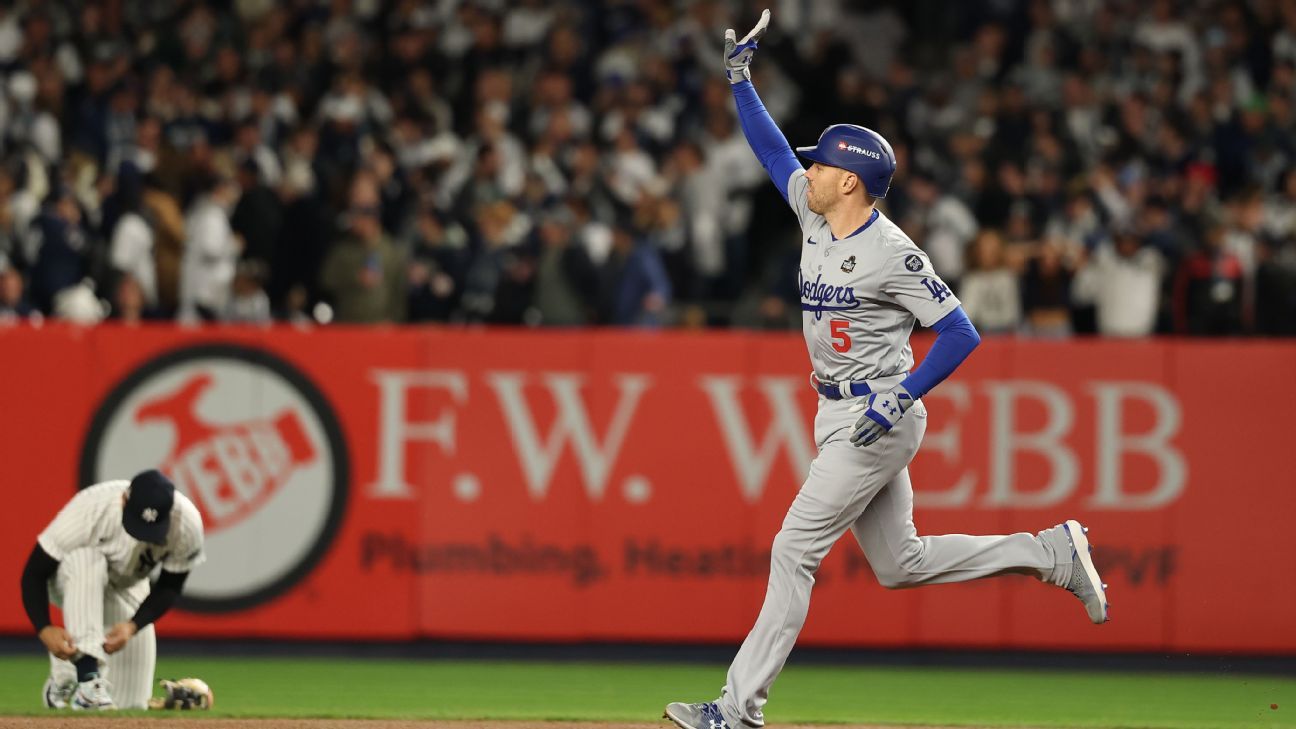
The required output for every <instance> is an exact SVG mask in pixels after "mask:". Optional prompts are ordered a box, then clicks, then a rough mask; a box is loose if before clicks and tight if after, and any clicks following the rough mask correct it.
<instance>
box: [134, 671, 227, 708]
mask: <svg viewBox="0 0 1296 729" xmlns="http://www.w3.org/2000/svg"><path fill="white" fill-rule="evenodd" d="M158 683H159V684H161V686H162V691H163V692H164V693H165V694H166V695H165V696H160V697H154V698H152V699H149V708H150V709H180V710H182V711H187V710H189V709H210V708H211V707H212V704H213V703H215V702H216V697H215V695H214V694H212V690H211V687H210V686H208V685H207V682H206V681H204V680H202V679H201V678H182V679H179V680H174V681H173V680H171V679H166V678H164V679H162V680H161V681H158Z"/></svg>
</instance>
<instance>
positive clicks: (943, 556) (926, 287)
mask: <svg viewBox="0 0 1296 729" xmlns="http://www.w3.org/2000/svg"><path fill="white" fill-rule="evenodd" d="M806 185H807V181H806V178H805V172H804V171H796V172H794V173H793V174H792V177H791V179H790V181H789V183H788V203H789V204H790V205H791V206H792V209H793V210H794V211H796V214H797V218H798V219H800V221H801V229H802V232H803V238H802V248H801V264H800V266H801V268H800V283H801V309H802V311H803V324H804V330H805V339H806V347H807V348H808V349H809V350H810V361H811V363H812V364H813V367H814V373H815V375H816V376H817V377H818V378H819V379H821V380H825V381H834V382H836V381H843V380H871V381H872V385H873V389H874V390H886V389H890V388H892V387H895V386H896V385H898V384H900V382H901V380H903V379H904V377H905V376H906V374H907V373H908V371H909V368H910V367H911V366H912V365H913V352H912V350H911V349H910V348H909V334H910V332H911V331H912V330H913V325H914V321H915V320H917V321H919V322H921V323H922V324H923V325H930V324H934V323H936V322H937V321H940V320H941V319H942V318H943V317H944V316H945V315H946V314H948V313H950V312H951V311H953V310H954V309H956V308H957V307H958V305H959V302H958V299H956V298H955V297H954V295H953V294H952V293H950V291H949V287H947V286H946V285H945V283H944V282H943V281H941V279H940V277H939V276H937V275H936V273H935V272H934V271H932V267H931V262H930V261H929V260H928V259H927V255H926V254H925V253H923V252H922V251H921V250H919V249H918V247H917V246H915V245H914V243H913V241H911V240H909V236H907V235H905V234H904V232H902V231H901V230H900V229H899V228H898V227H896V225H895V224H894V223H892V222H891V221H890V220H888V219H887V218H886V216H885V215H883V214H882V213H880V212H877V213H875V214H874V216H873V217H872V218H871V219H870V221H869V222H868V224H867V225H865V226H864V227H862V228H861V229H860V230H858V231H855V232H854V233H852V234H851V235H848V236H846V237H845V238H843V239H841V240H833V237H832V233H831V231H830V230H829V229H828V224H827V221H825V220H824V218H823V216H821V215H818V214H816V213H813V212H811V211H810V209H809V207H808V205H807V202H806ZM857 402H859V400H858V399H856V398H848V399H842V400H830V399H828V398H825V397H822V396H820V397H819V407H818V411H817V413H816V414H815V443H816V445H817V446H818V448H819V454H818V455H817V456H816V457H815V459H814V461H813V462H812V463H811V464H810V473H809V474H807V476H806V479H805V482H804V483H803V484H802V486H801V490H800V491H799V492H798V493H797V496H796V499H795V500H793V502H792V505H791V507H789V509H788V513H787V516H786V517H785V518H784V520H783V526H782V528H780V529H779V533H778V535H776V536H775V537H774V546H773V548H772V550H771V558H770V577H769V588H768V589H767V591H766V593H765V602H764V604H763V605H762V607H761V611H760V615H759V616H757V618H756V624H755V625H754V626H752V629H751V632H750V633H749V634H748V635H747V639H746V640H745V641H743V644H742V647H741V648H739V649H738V654H737V655H736V656H734V660H733V663H732V664H731V665H730V666H729V673H728V676H727V677H726V682H725V688H724V693H723V694H722V695H721V697H720V700H719V705H720V710H721V712H722V713H723V715H724V717H725V720H726V723H727V724H728V725H729V726H731V727H759V726H762V725H763V724H764V722H765V716H764V711H763V707H764V705H765V701H766V699H767V698H768V696H769V689H770V686H772V685H773V683H774V679H775V678H777V677H778V674H779V672H780V671H781V670H782V669H783V663H784V661H786V660H787V657H788V655H789V654H790V653H791V651H792V646H793V644H794V643H795V642H796V637H797V634H798V633H800V632H801V626H802V624H803V623H804V622H805V619H806V615H807V613H808V611H809V609H810V591H811V589H812V588H813V587H814V581H815V578H814V575H815V572H816V571H817V570H818V569H819V563H820V561H821V560H822V559H823V558H824V556H825V555H826V554H828V550H829V549H830V548H831V547H832V545H833V544H834V543H835V542H836V541H837V539H838V538H839V537H841V536H842V534H844V533H846V531H848V530H849V531H851V532H853V534H854V536H855V539H856V541H857V542H858V543H859V546H860V548H861V549H863V550H864V554H865V556H866V557H867V558H868V561H869V565H870V566H871V567H872V568H873V573H874V575H876V576H877V578H878V581H879V582H880V583H882V584H883V585H884V586H886V587H908V586H913V585H926V584H936V583H942V582H961V581H964V580H972V579H977V578H980V577H989V576H992V575H999V574H1004V573H1009V572H1021V573H1027V574H1034V575H1036V576H1038V577H1039V578H1041V579H1049V580H1053V581H1055V582H1059V583H1060V581H1062V580H1065V579H1066V577H1067V574H1066V572H1065V571H1064V570H1065V569H1066V567H1065V565H1069V561H1064V559H1063V558H1062V557H1061V556H1060V555H1059V554H1058V553H1057V550H1056V549H1055V548H1054V547H1053V545H1052V544H1051V543H1050V541H1049V539H1047V538H1045V537H1044V536H1043V535H1042V534H1041V535H1035V534H1027V533H1024V532H1023V533H1018V534H1009V535H1004V536H970V535H964V534H952V535H946V536H935V537H920V536H918V532H917V528H916V527H915V525H914V520H913V489H912V486H911V484H910V482H909V469H908V465H909V461H910V459H912V458H913V456H914V454H915V453H917V452H918V446H919V444H920V443H921V442H922V437H923V433H924V432H925V431H926V428H927V410H926V407H925V406H924V404H923V403H922V402H917V403H915V404H914V405H913V407H912V408H910V410H909V412H908V413H906V414H905V416H904V417H903V418H901V419H900V421H899V422H898V423H897V424H896V426H895V427H894V428H892V430H891V432H889V433H887V434H886V435H884V436H882V438H880V439H879V440H878V441H877V442H876V443H873V444H872V445H870V446H869V447H867V448H860V447H857V446H854V445H852V444H851V442H850V440H849V438H850V435H851V433H852V431H853V430H854V424H855V422H856V421H857V420H858V419H859V418H860V415H861V414H860V413H859V412H855V411H852V410H851V406H852V405H854V404H855V403H857Z"/></svg>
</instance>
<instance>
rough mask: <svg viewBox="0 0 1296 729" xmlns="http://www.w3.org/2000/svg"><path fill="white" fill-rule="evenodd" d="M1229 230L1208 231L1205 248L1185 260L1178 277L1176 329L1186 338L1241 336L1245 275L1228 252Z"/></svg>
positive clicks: (1213, 227) (1235, 255)
mask: <svg viewBox="0 0 1296 729" xmlns="http://www.w3.org/2000/svg"><path fill="white" fill-rule="evenodd" d="M1226 237H1227V229H1226V228H1225V227H1224V226H1223V225H1221V224H1217V225H1214V226H1212V227H1211V228H1210V229H1208V230H1207V231H1206V237H1205V238H1204V239H1203V241H1202V246H1201V247H1200V248H1199V249H1198V250H1197V251H1194V252H1193V253H1192V254H1191V255H1190V256H1188V257H1187V258H1185V259H1184V261H1183V263H1182V264H1181V265H1180V266H1179V271H1178V273H1177V274H1176V277H1175V290H1174V305H1175V329H1176V331H1178V332H1181V333H1184V334H1197V335H1217V336H1218V335H1228V334H1241V333H1242V311H1243V285H1244V281H1245V278H1246V271H1245V268H1244V266H1243V263H1242V260H1241V259H1240V258H1239V257H1238V255H1237V254H1236V253H1234V252H1233V251H1230V250H1228V248H1227V244H1226V240H1225V239H1226Z"/></svg>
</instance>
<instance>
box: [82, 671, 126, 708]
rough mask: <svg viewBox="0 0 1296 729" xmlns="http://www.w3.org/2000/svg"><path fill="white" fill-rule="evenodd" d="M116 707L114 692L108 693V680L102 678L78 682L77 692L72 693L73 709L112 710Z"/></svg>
mask: <svg viewBox="0 0 1296 729" xmlns="http://www.w3.org/2000/svg"><path fill="white" fill-rule="evenodd" d="M116 708H117V705H116V704H114V703H113V700H112V694H110V693H108V681H107V680H105V679H102V678H92V679H90V680H89V681H82V682H81V683H78V684H77V687H76V693H74V694H72V710H73V711H112V710H113V709H116Z"/></svg>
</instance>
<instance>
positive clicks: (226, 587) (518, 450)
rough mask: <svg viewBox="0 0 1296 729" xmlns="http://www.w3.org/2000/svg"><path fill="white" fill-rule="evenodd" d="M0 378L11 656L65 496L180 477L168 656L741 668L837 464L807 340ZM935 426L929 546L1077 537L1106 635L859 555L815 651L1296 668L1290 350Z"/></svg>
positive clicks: (316, 346) (338, 344)
mask: <svg viewBox="0 0 1296 729" xmlns="http://www.w3.org/2000/svg"><path fill="white" fill-rule="evenodd" d="M0 347H2V348H3V349H2V350H0V351H3V352H4V357H3V360H0V396H2V403H3V410H4V417H3V418H2V419H0V443H2V444H3V454H4V464H5V469H4V476H5V484H6V485H5V490H4V493H5V508H4V510H3V517H2V518H3V520H4V529H3V530H0V563H2V565H3V569H2V570H0V571H2V572H3V573H4V574H7V575H9V577H8V578H6V579H7V580H9V584H10V585H11V589H10V590H9V591H8V592H6V593H5V594H6V595H7V596H8V598H7V599H5V600H3V601H2V602H0V631H5V632H10V633H22V632H24V631H25V630H26V629H27V626H26V622H25V618H24V616H23V613H22V608H21V605H20V601H19V599H18V594H17V582H18V574H19V572H20V570H21V567H22V563H23V560H24V559H25V557H26V555H27V553H28V551H29V550H30V547H31V544H32V542H33V540H34V538H35V536H36V534H37V533H38V532H39V531H40V529H41V528H42V527H43V526H44V524H45V523H47V522H48V520H49V519H50V518H51V517H52V516H53V515H54V513H55V512H56V511H57V510H58V508H59V506H60V505H61V504H62V503H63V502H64V501H65V500H66V499H67V498H68V497H69V496H70V495H71V494H72V493H73V491H74V489H75V488H76V487H77V486H78V485H84V484H86V483H90V482H93V481H96V480H103V479H107V478H116V477H129V475H130V474H132V473H134V472H135V471H136V470H138V469H140V468H144V467H151V466H162V467H164V468H166V469H167V470H168V471H169V472H170V473H171V475H172V476H173V478H175V480H176V481H177V483H178V485H179V486H180V487H181V488H183V489H184V490H185V491H186V492H187V493H188V494H189V495H190V496H191V497H192V498H193V499H194V500H195V502H196V503H198V504H199V506H200V508H201V509H202V511H203V514H204V519H205V521H206V524H207V532H208V541H207V546H208V553H209V561H208V563H207V564H206V565H204V566H203V567H202V568H200V569H199V570H197V571H196V572H195V573H194V575H193V576H192V578H191V579H190V582H189V589H188V590H187V596H188V602H187V609H186V610H185V611H182V612H177V613H175V614H172V615H170V616H168V617H167V618H165V619H164V621H163V623H162V625H161V630H162V632H163V633H164V634H169V635H180V634H184V635H191V636H219V635H240V636H246V635H265V636H276V637H282V636H294V637H302V638H333V637H337V638H383V639H401V638H410V637H439V638H473V639H498V640H555V641H565V640H618V641H621V640H632V641H706V642H715V641H721V642H733V641H737V640H739V639H740V638H741V637H742V636H743V635H744V634H745V632H746V630H747V628H748V627H749V626H750V623H751V621H752V619H753V618H754V617H755V614H756V612H757V610H758V608H759V604H760V600H761V598H762V597H763V594H764V581H765V577H766V574H767V559H768V549H769V544H770V541H771V539H772V537H773V535H774V533H775V531H776V530H777V528H778V525H779V523H780V520H781V518H782V516H783V513H784V510H785V509H786V507H787V505H788V503H789V502H790V500H791V499H792V497H793V495H794V494H795V493H796V489H797V488H798V486H799V483H800V480H801V478H802V476H803V474H804V473H805V469H806V466H807V464H808V462H809V460H810V459H811V458H812V457H813V455H814V450H813V448H814V447H813V443H812V440H811V429H810V421H811V416H812V412H813V408H814V404H815V397H814V395H813V393H812V391H811V390H810V389H809V387H808V386H807V364H806V356H805V351H804V346H803V344H802V342H801V341H800V339H799V338H798V337H795V336H789V335H758V334H743V333H731V332H724V333H697V334H693V333H661V334H641V333H611V332H607V333H605V332H599V333H564V332H543V333H534V332H526V331H501V330H472V331H469V330H460V329H454V330H438V329H388V330H383V329H363V330H361V329H344V328H335V329H329V330H325V331H319V330H316V331H305V330H297V329H293V328H276V329H269V330H259V329H205V330H177V329H172V328H143V329H119V328H114V327H101V328H97V329H89V330H82V329H73V328H62V327H46V328H44V329H41V330H33V329H28V328H23V327H18V328H12V327H11V328H2V329H0ZM920 349H921V347H920ZM927 403H928V407H929V410H930V412H931V415H930V421H929V429H928V433H927V438H926V442H925V443H924V446H923V450H922V451H921V453H920V454H919V455H918V457H917V459H916V460H915V462H914V465H913V473H914V480H915V487H916V489H917V490H918V499H919V501H920V504H919V508H918V512H917V516H916V519H917V523H918V527H919V530H920V531H921V532H923V533H942V532H955V531H958V532H1003V531H1016V530H1031V531H1035V530H1038V529H1040V528H1043V527H1047V526H1050V525H1052V524H1055V523H1057V522H1058V521H1060V520H1062V519H1064V518H1067V517H1077V518H1080V519H1082V520H1084V521H1085V522H1086V523H1087V524H1090V525H1091V526H1092V532H1091V536H1092V538H1093V539H1094V540H1095V541H1096V543H1097V548H1096V551H1095V554H1096V556H1097V558H1098V560H1099V564H1100V566H1101V568H1102V569H1103V572H1104V576H1105V578H1106V579H1107V581H1108V582H1109V583H1110V585H1111V588H1110V592H1111V599H1112V602H1113V604H1114V608H1113V616H1114V620H1113V622H1111V623H1110V624H1108V625H1106V626H1102V627H1095V626H1092V625H1089V624H1088V622H1087V620H1086V619H1085V618H1084V615H1083V611H1082V609H1081V607H1080V606H1079V604H1078V603H1076V602H1075V601H1074V599H1073V598H1071V597H1070V596H1069V595H1067V594H1066V593H1064V592H1062V591H1061V590H1057V589H1055V588H1050V587H1046V586H1043V585H1040V584H1038V583H1036V582H1035V581H1034V580H1030V579H1027V578H1024V577H1016V576H1014V577H1006V578H1003V579H998V580H989V581H983V582H980V583H974V584H967V585H953V586H938V587H928V588H922V589H917V590H909V591H900V592H888V591H885V590H883V589H881V588H880V587H878V586H877V584H876V583H875V581H874V580H873V577H872V575H871V573H870V572H869V570H868V566H867V563H866V562H865V561H864V560H863V558H862V556H861V554H860V552H859V549H858V548H857V547H856V545H855V544H853V543H852V542H851V541H850V540H849V538H847V539H846V540H844V541H843V542H842V543H841V544H839V545H838V546H837V547H836V548H835V549H834V550H833V552H832V553H831V554H830V556H829V558H828V560H827V561H826V562H825V564H824V567H823V570H822V572H821V575H820V580H819V584H818V586H817V588H816V590H815V596H814V602H813V605H812V608H811V613H810V619H809V622H808V624H807V626H806V630H805V633H804V636H803V640H804V642H805V643H807V644H819V645H849V646H968V647H1004V648H1065V649H1081V650H1090V649H1093V650H1105V649H1117V650H1175V651H1247V652H1259V653H1293V652H1296V608H1293V605H1296V581H1294V580H1293V579H1292V578H1291V575H1294V574H1296V548H1293V546H1292V540H1291V537H1290V534H1291V529H1292V524H1293V523H1296V476H1294V475H1293V469H1292V466H1291V460H1290V456H1291V454H1292V453H1293V451H1296V437H1294V436H1293V435H1292V433H1293V430H1292V428H1291V427H1290V424H1289V419H1290V415H1291V413H1292V412H1294V411H1296V344H1292V343H1284V344H1264V343H1253V342H1133V343H1124V342H1109V341H1103V342H1096V341H1095V342H1073V343H1054V342H1036V341H1013V340H994V341H989V342H987V343H985V344H983V345H982V347H981V348H980V349H979V350H978V351H977V352H976V353H975V354H974V355H973V357H972V358H971V359H970V360H969V362H968V363H967V364H966V365H965V366H964V367H963V368H962V369H961V370H960V371H959V373H958V374H957V376H956V377H955V378H953V379H952V380H951V381H949V382H947V383H945V384H944V385H942V386H941V387H939V388H938V389H937V390H936V392H934V393H932V394H931V395H929V396H928V398H927Z"/></svg>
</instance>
